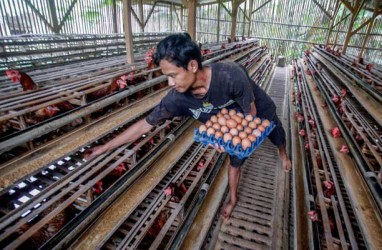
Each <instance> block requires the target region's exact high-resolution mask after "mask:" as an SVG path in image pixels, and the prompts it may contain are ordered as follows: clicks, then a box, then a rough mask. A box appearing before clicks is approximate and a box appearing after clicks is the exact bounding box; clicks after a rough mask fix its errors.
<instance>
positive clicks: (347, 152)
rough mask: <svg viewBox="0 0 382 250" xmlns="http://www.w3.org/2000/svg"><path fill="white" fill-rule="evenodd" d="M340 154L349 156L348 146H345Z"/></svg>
mask: <svg viewBox="0 0 382 250" xmlns="http://www.w3.org/2000/svg"><path fill="white" fill-rule="evenodd" d="M340 152H341V153H344V154H349V148H348V146H347V145H346V144H343V145H342V147H341V149H340Z"/></svg>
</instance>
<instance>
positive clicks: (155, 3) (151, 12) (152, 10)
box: [143, 2, 173, 30]
mask: <svg viewBox="0 0 382 250" xmlns="http://www.w3.org/2000/svg"><path fill="white" fill-rule="evenodd" d="M156 5H157V2H154V4H153V6H152V7H151V9H150V12H149V14H148V15H147V18H146V21H145V24H144V25H143V26H144V27H146V25H147V22H148V21H149V19H150V17H151V15H152V14H153V13H154V9H155V6H156ZM172 7H173V6H172V5H171V9H172ZM171 13H172V12H171ZM171 16H172V15H171ZM171 23H172V22H171ZM171 26H172V24H171ZM171 30H172V28H171Z"/></svg>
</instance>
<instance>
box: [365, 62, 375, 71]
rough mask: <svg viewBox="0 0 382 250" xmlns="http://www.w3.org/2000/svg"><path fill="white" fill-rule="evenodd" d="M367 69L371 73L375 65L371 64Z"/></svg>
mask: <svg viewBox="0 0 382 250" xmlns="http://www.w3.org/2000/svg"><path fill="white" fill-rule="evenodd" d="M365 69H366V70H367V71H369V72H371V70H372V69H373V64H371V63H369V64H367V65H366V67H365Z"/></svg>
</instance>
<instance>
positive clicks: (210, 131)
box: [207, 128, 215, 136]
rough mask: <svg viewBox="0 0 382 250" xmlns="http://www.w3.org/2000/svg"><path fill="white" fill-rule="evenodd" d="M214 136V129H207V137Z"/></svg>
mask: <svg viewBox="0 0 382 250" xmlns="http://www.w3.org/2000/svg"><path fill="white" fill-rule="evenodd" d="M213 134H215V129H214V128H208V129H207V135H208V136H210V135H213Z"/></svg>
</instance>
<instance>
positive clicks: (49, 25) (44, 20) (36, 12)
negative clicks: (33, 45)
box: [24, 0, 53, 31]
mask: <svg viewBox="0 0 382 250" xmlns="http://www.w3.org/2000/svg"><path fill="white" fill-rule="evenodd" d="M24 2H25V3H26V4H27V5H28V6H29V7H30V8H31V9H32V11H33V12H34V13H35V14H36V15H37V16H38V17H39V18H40V19H41V21H42V22H43V23H44V24H45V25H46V26H48V27H49V28H50V29H51V30H52V31H53V26H52V25H51V24H50V23H49V22H48V20H46V18H45V17H44V16H43V15H42V14H41V13H40V11H39V10H38V9H37V8H36V7H35V6H34V5H33V3H31V2H30V0H24Z"/></svg>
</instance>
